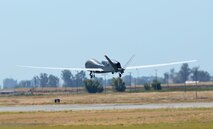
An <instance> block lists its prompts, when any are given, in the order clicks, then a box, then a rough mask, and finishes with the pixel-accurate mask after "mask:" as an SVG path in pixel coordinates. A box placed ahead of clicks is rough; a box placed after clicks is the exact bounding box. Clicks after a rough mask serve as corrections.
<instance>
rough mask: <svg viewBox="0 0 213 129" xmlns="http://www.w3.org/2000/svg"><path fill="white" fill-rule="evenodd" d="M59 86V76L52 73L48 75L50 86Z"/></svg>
mask: <svg viewBox="0 0 213 129" xmlns="http://www.w3.org/2000/svg"><path fill="white" fill-rule="evenodd" d="M57 86H59V78H58V77H56V76H54V75H51V74H50V75H49V77H48V87H57Z"/></svg>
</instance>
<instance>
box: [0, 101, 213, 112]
mask: <svg viewBox="0 0 213 129" xmlns="http://www.w3.org/2000/svg"><path fill="white" fill-rule="evenodd" d="M161 108H213V102H199V103H170V104H74V105H73V104H70V105H61V104H59V105H27V106H0V112H37V111H47V112H48V111H80V110H113V109H161Z"/></svg>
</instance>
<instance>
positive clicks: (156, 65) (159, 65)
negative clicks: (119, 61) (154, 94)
mask: <svg viewBox="0 0 213 129" xmlns="http://www.w3.org/2000/svg"><path fill="white" fill-rule="evenodd" d="M193 62H197V60H188V61H180V62H171V63H163V64H154V65H142V66H131V67H127V68H126V69H144V68H155V67H162V66H169V65H177V64H184V63H193Z"/></svg>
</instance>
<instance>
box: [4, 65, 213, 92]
mask: <svg viewBox="0 0 213 129" xmlns="http://www.w3.org/2000/svg"><path fill="white" fill-rule="evenodd" d="M61 79H62V80H63V83H60V78H59V77H57V76H55V75H52V74H50V75H48V74H47V73H40V74H39V75H36V76H34V77H33V78H32V79H31V80H21V81H19V82H18V81H17V80H15V79H13V78H6V79H4V80H3V87H4V88H33V87H34V88H36V87H59V86H63V87H77V86H84V85H85V82H84V80H86V79H87V78H86V73H85V72H84V71H80V72H77V73H76V74H75V75H74V74H72V72H71V71H69V70H63V71H62V72H61ZM155 79H156V77H155V76H149V77H144V76H142V77H137V78H136V77H135V78H134V77H132V76H130V75H126V76H124V77H123V78H122V80H123V81H124V82H125V84H126V85H130V83H135V84H137V85H143V84H145V83H150V82H152V81H153V80H155ZM157 79H158V81H160V82H161V83H185V81H187V80H192V81H201V82H207V81H210V80H211V76H210V74H209V73H208V72H207V71H204V70H200V68H199V67H193V68H189V65H188V64H183V65H182V66H181V68H180V70H179V71H177V72H176V71H175V69H171V70H170V71H169V72H166V73H165V74H164V77H157ZM96 80H98V81H99V82H100V83H101V84H104V85H112V83H113V82H114V83H115V80H113V79H107V80H105V79H103V78H96Z"/></svg>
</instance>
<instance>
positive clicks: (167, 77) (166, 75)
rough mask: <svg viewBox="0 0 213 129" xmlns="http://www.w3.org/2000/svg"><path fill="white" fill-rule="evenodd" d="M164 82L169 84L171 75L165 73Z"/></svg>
mask: <svg viewBox="0 0 213 129" xmlns="http://www.w3.org/2000/svg"><path fill="white" fill-rule="evenodd" d="M164 82H165V83H167V84H168V83H169V73H164Z"/></svg>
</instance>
